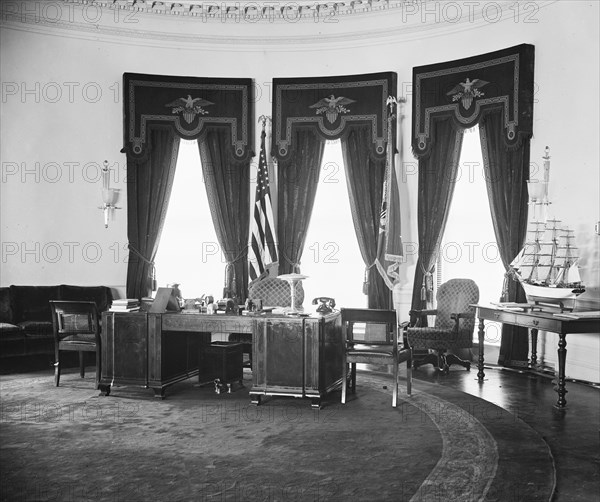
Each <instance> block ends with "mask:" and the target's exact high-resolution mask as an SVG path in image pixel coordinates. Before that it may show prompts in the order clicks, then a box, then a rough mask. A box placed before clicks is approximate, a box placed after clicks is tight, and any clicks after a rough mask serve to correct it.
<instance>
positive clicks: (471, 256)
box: [437, 127, 504, 344]
mask: <svg viewBox="0 0 600 502" xmlns="http://www.w3.org/2000/svg"><path fill="white" fill-rule="evenodd" d="M437 270H438V280H439V282H440V283H443V282H445V281H447V280H448V279H452V278H469V279H473V280H474V281H475V282H476V283H477V286H479V301H480V302H481V303H489V302H497V301H498V300H499V298H500V295H501V293H502V284H503V281H504V266H503V265H502V260H501V259H500V254H499V251H498V245H497V243H496V237H495V235H494V227H493V224H492V218H491V212H490V205H489V201H488V194H487V188H486V185H485V175H484V170H483V158H482V153H481V143H480V140H479V128H478V127H474V128H472V129H468V130H466V131H465V134H464V140H463V147H462V151H461V156H460V164H459V170H458V175H457V180H456V185H455V187H454V196H453V198H452V205H451V207H450V211H449V214H448V223H447V225H446V229H445V231H444V238H443V240H442V246H441V248H440V255H439V258H438V267H437ZM486 342H487V343H497V344H499V343H500V329H499V328H498V329H494V327H492V326H490V327H488V329H487V330H486Z"/></svg>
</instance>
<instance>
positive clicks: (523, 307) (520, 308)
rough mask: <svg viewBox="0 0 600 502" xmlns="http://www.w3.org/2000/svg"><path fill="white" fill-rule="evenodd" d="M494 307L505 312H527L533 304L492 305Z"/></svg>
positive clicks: (503, 303)
mask: <svg viewBox="0 0 600 502" xmlns="http://www.w3.org/2000/svg"><path fill="white" fill-rule="evenodd" d="M492 305H494V306H495V307H498V308H499V309H501V310H507V311H509V312H527V311H528V310H531V309H532V308H533V307H535V304H533V303H516V302H501V303H492Z"/></svg>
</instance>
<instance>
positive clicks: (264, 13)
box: [1, 0, 557, 52]
mask: <svg viewBox="0 0 600 502" xmlns="http://www.w3.org/2000/svg"><path fill="white" fill-rule="evenodd" d="M556 1H557V0H538V1H537V2H518V3H516V2H515V1H514V0H499V1H496V2H472V1H464V0H459V1H446V0H444V1H441V0H353V1H348V2H328V3H317V2H314V1H313V2H312V3H311V2H310V1H308V2H303V3H292V2H289V3H285V4H279V3H276V2H266V1H263V2H260V1H259V2H249V3H247V4H241V3H240V2H236V1H233V0H216V1H215V2H210V1H207V2H204V3H200V2H186V1H183V0H182V1H180V2H177V3H175V2H158V1H145V0H58V1H54V2H48V3H44V2H38V1H32V0H21V1H15V2H8V3H4V2H3V3H2V4H1V8H2V18H1V25H2V26H5V27H8V28H12V29H18V30H26V31H33V32H37V33H42V34H47V35H57V36H66V37H74V38H83V39H93V40H96V41H101V42H107V43H117V44H124V43H125V44H127V45H148V46H160V47H177V48H188V49H198V48H202V49H206V48H209V49H221V50H228V49H230V48H231V49H232V50H233V49H235V50H236V51H238V52H240V51H253V50H257V49H263V48H266V47H268V48H269V50H275V51H277V50H282V51H288V50H294V49H295V48H296V49H297V50H307V49H314V50H322V49H323V46H324V44H326V45H327V47H328V48H349V47H356V46H362V47H364V46H369V45H382V44H387V43H391V42H394V41H406V40H418V39H424V38H429V37H434V36H441V35H445V34H450V33H456V32H461V31H467V30H472V29H474V28H481V27H485V26H487V25H490V24H496V23H498V22H507V21H510V22H513V23H514V22H516V21H519V22H521V23H526V22H528V20H529V22H537V19H536V16H537V15H538V14H539V9H541V8H543V7H546V6H547V5H550V4H552V3H555V2H556ZM242 5H245V7H242ZM280 5H283V7H278V8H277V9H276V8H275V6H280ZM292 8H294V9H296V12H297V13H298V17H297V18H294V19H296V21H294V22H292V21H290V19H292V18H291V17H289V16H291V14H290V12H291V10H290V9H292ZM232 9H237V10H232ZM248 9H254V10H255V11H256V12H258V11H260V12H261V17H260V18H252V20H251V18H249V17H244V16H245V14H243V13H244V12H246V13H249V12H250V11H249V10H248ZM284 10H285V12H286V14H283V12H284ZM284 16H287V17H284ZM517 17H518V19H517ZM230 28H231V29H230Z"/></svg>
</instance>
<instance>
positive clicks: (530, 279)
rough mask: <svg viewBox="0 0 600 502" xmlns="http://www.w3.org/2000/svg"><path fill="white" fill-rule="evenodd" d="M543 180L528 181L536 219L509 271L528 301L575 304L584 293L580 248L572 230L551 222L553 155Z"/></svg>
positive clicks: (545, 156) (548, 160)
mask: <svg viewBox="0 0 600 502" xmlns="http://www.w3.org/2000/svg"><path fill="white" fill-rule="evenodd" d="M543 159H544V174H543V176H544V179H543V181H531V180H530V181H528V182H527V189H528V191H529V207H530V208H533V218H532V219H531V220H530V221H529V225H528V229H527V237H526V242H525V246H524V247H523V249H522V250H521V251H520V252H519V254H518V255H517V257H516V258H515V259H514V260H513V261H512V263H511V264H510V269H509V270H510V272H511V274H512V275H513V277H514V278H515V279H517V280H518V281H519V282H520V283H521V285H522V286H523V289H524V290H525V295H526V296H527V301H528V302H543V303H554V304H562V305H564V306H568V305H565V303H566V302H572V303H574V300H575V298H576V297H577V296H578V295H580V294H581V293H583V292H584V291H585V287H584V286H583V284H582V282H581V276H580V275H579V268H578V265H577V261H578V259H579V257H578V256H577V247H575V245H574V235H573V231H572V230H569V229H568V228H565V227H562V226H561V225H560V220H556V219H548V218H547V215H548V206H549V204H550V202H549V200H548V181H549V174H550V155H549V149H548V147H546V149H545V154H544V157H543Z"/></svg>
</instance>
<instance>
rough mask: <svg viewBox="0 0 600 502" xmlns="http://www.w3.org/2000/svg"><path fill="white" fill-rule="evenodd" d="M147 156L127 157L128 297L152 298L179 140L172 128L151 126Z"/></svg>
mask: <svg viewBox="0 0 600 502" xmlns="http://www.w3.org/2000/svg"><path fill="white" fill-rule="evenodd" d="M148 137H149V141H148V155H147V156H146V158H145V159H144V160H139V161H138V160H132V159H131V158H130V156H128V157H127V238H128V239H129V263H128V266H127V286H126V291H127V297H128V298H143V297H147V296H150V294H151V291H152V289H153V281H154V258H155V256H156V252H157V250H158V243H159V241H160V234H161V231H162V227H163V223H164V220H165V216H166V213H167V207H168V204H169V197H170V196H171V188H172V186H173V177H174V175H175V165H176V162H177V154H178V152H179V138H178V137H176V135H175V133H174V131H173V129H172V128H171V127H168V128H161V127H154V128H153V127H150V128H149V131H148Z"/></svg>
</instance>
